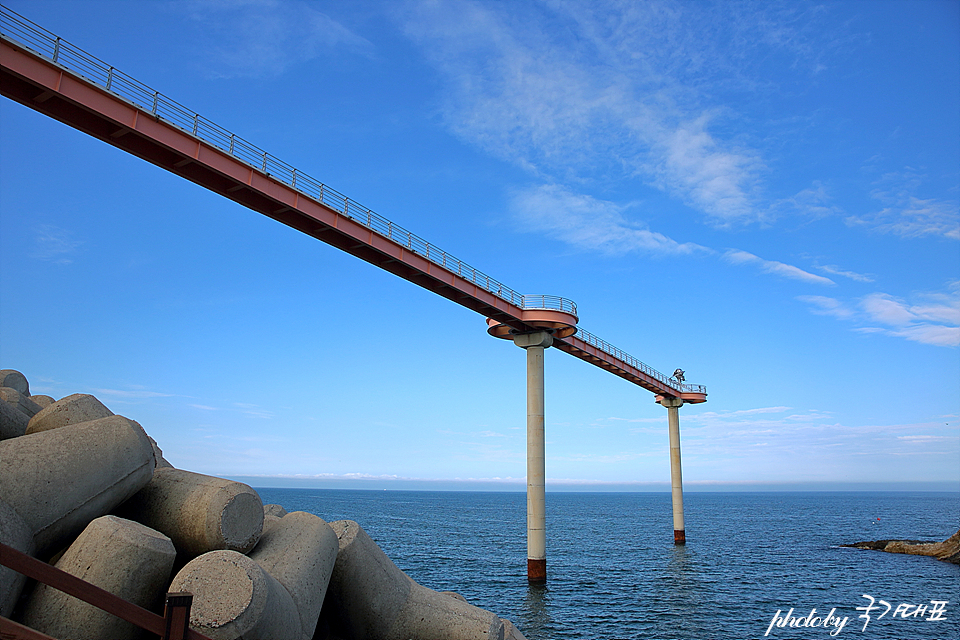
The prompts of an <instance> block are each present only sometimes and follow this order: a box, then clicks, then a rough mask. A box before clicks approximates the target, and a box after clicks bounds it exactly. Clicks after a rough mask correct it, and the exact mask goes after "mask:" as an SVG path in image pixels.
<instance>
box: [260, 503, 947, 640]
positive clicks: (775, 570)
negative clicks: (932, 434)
mask: <svg viewBox="0 0 960 640" xmlns="http://www.w3.org/2000/svg"><path fill="white" fill-rule="evenodd" d="M258 491H259V492H260V495H261V497H262V498H263V501H264V503H265V504H267V503H276V504H280V505H282V506H283V507H284V508H285V509H287V510H288V511H307V512H310V513H313V514H316V515H318V516H320V517H321V518H323V519H324V520H327V521H334V520H341V519H348V520H355V521H357V522H358V523H359V524H360V525H361V526H362V527H363V528H364V529H365V530H366V531H367V533H368V534H369V535H370V536H371V537H372V538H373V539H374V540H375V541H376V542H377V543H378V544H379V545H380V547H381V548H382V549H383V550H384V552H386V554H387V555H388V556H389V557H390V558H391V559H392V560H393V561H394V562H395V563H396V564H397V565H398V566H399V567H400V568H401V569H403V570H404V571H405V572H407V574H408V575H409V576H410V577H411V578H413V579H414V580H416V581H417V582H419V583H420V584H422V585H424V586H427V587H430V588H431V589H436V590H438V591H448V590H449V591H456V592H457V593H460V594H461V595H463V596H464V597H465V598H466V599H467V600H468V601H469V602H470V603H471V604H475V605H477V606H479V607H483V608H485V609H489V610H491V611H493V612H495V613H497V614H498V615H500V616H501V617H504V618H508V619H510V620H511V621H512V622H514V624H516V625H517V627H518V628H519V629H520V630H521V631H522V632H523V633H524V635H525V636H526V637H527V638H528V639H529V640H561V639H564V640H565V639H573V638H585V639H586V638H589V639H594V638H596V639H617V638H644V639H660V638H664V639H667V638H683V639H713V638H715V639H722V640H726V639H750V638H763V637H764V636H765V634H767V633H768V635H766V637H768V638H776V639H778V640H783V639H784V638H791V639H793V638H800V639H805V638H853V639H857V640H867V639H869V640H882V639H890V640H907V639H910V640H913V639H938V640H957V639H960V567H958V566H957V565H952V564H947V563H944V562H940V561H937V560H934V559H932V558H926V557H919V556H906V555H899V554H888V553H882V552H878V551H867V550H859V549H849V548H841V547H840V546H839V545H841V544H845V543H852V542H858V541H861V540H877V539H885V538H903V539H923V540H943V539H946V538H947V537H949V536H950V535H952V534H953V533H955V532H956V531H957V529H958V528H960V494H956V493H908V492H889V493H887V492H836V493H829V492H798V493H697V492H687V493H686V494H685V495H684V507H685V520H686V531H687V545H686V546H684V547H676V546H674V545H673V524H672V516H671V506H670V495H669V494H668V493H548V494H547V575H548V582H547V584H546V586H539V587H538V586H530V585H528V584H527V581H526V521H525V520H526V497H525V495H524V494H523V493H507V492H503V493H498V492H489V493H484V492H433V491H348V490H311V489H258ZM865 596H871V597H872V598H873V601H872V606H873V607H874V608H873V609H872V610H869V611H868V610H867V609H866V608H867V607H868V606H870V605H871V600H870V599H868V598H867V597H865ZM881 601H883V602H881ZM935 602H941V603H942V602H946V604H935ZM884 603H889V604H890V608H889V610H888V611H886V613H884V612H885V610H886V609H887V607H886V605H885V604H884ZM922 605H926V609H925V610H923V609H920V608H919V607H920V606H922ZM791 609H793V612H792V613H791V614H789V615H790V616H791V617H792V618H801V619H805V620H808V621H809V622H810V623H814V622H816V621H817V619H819V625H818V626H816V627H814V626H812V624H811V625H808V626H806V627H802V626H801V627H792V628H791V627H790V626H783V627H780V626H776V625H774V626H773V627H772V628H770V624H771V621H772V620H774V618H775V616H776V614H777V612H778V611H779V612H780V613H779V615H780V619H781V620H782V619H784V618H786V619H787V620H788V621H789V620H790V619H791V617H787V616H788V612H789V611H790V610H791ZM814 609H815V610H816V612H815V613H814V614H813V616H810V614H811V611H812V610H814ZM834 609H835V611H833V613H832V616H830V618H829V623H828V625H827V626H825V625H824V621H825V619H826V618H827V616H828V614H830V612H831V610H834ZM905 613H906V614H911V613H912V614H914V615H907V616H906V617H904V614H905ZM881 614H884V615H882V616H881ZM865 615H869V616H870V618H869V619H867V618H865V617H861V616H865ZM843 618H846V619H847V620H846V623H845V624H844V626H843V627H842V628H841V629H840V630H839V631H837V625H836V623H835V621H837V620H842V619H843Z"/></svg>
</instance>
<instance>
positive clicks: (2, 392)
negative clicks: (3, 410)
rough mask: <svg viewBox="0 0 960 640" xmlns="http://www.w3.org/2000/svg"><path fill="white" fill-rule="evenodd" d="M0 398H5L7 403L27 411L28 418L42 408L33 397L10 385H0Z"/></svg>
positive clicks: (24, 411)
mask: <svg viewBox="0 0 960 640" xmlns="http://www.w3.org/2000/svg"><path fill="white" fill-rule="evenodd" d="M0 400H3V401H4V402H6V403H7V404H9V405H11V406H13V407H16V408H17V409H19V410H20V411H22V412H23V413H25V414H26V415H27V417H28V418H32V417H33V416H35V415H37V413H38V412H39V411H40V409H41V408H42V407H41V406H40V405H38V404H37V403H36V402H34V401H33V398H32V397H30V396H26V395H24V394H22V393H20V392H19V391H17V390H16V389H11V388H10V387H0Z"/></svg>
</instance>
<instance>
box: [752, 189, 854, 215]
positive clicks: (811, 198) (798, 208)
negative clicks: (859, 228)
mask: <svg viewBox="0 0 960 640" xmlns="http://www.w3.org/2000/svg"><path fill="white" fill-rule="evenodd" d="M770 212H771V215H774V216H776V215H786V214H798V215H801V216H806V217H810V218H825V217H827V216H834V215H839V214H841V213H842V212H843V210H842V209H841V208H840V207H839V206H838V205H836V204H834V203H833V200H832V198H831V197H830V194H829V193H828V192H827V188H826V187H825V186H824V185H823V183H822V182H820V181H819V180H815V181H814V182H813V183H812V184H811V185H810V186H809V187H807V188H806V189H801V190H800V191H798V192H797V193H796V194H795V195H793V196H790V197H788V198H782V199H780V200H778V201H776V202H774V203H773V204H771V205H770Z"/></svg>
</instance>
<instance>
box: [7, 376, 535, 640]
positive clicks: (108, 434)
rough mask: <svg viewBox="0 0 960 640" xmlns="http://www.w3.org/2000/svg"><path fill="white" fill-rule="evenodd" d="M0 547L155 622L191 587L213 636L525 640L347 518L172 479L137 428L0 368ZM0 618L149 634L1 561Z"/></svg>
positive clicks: (208, 480) (126, 635)
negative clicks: (170, 597) (170, 598)
mask: <svg viewBox="0 0 960 640" xmlns="http://www.w3.org/2000/svg"><path fill="white" fill-rule="evenodd" d="M0 542H3V543H4V544H6V545H8V546H10V547H13V548H14V549H17V550H18V551H20V552H22V553H26V554H28V555H31V556H33V557H35V558H39V559H40V560H43V561H45V562H49V563H50V564H53V565H55V566H56V567H58V568H60V569H62V570H64V571H66V572H68V573H71V574H73V575H75V576H77V577H79V578H81V579H83V580H85V581H87V582H90V583H92V584H94V585H96V586H98V587H100V588H102V589H105V590H107V591H110V592H111V593H113V594H115V595H117V596H120V597H121V598H123V599H125V600H127V601H130V602H133V603H134V604H137V605H140V606H142V607H144V608H147V609H150V610H153V611H156V612H157V613H161V612H162V606H163V604H162V603H163V598H164V596H165V594H166V593H168V592H189V593H191V594H193V606H192V609H191V615H190V626H191V628H193V629H194V630H196V631H198V632H199V633H202V634H204V635H206V636H208V637H210V638H213V639H214V640H233V639H237V638H243V639H244V640H288V639H289V640H366V639H370V640H374V639H377V640H406V639H408V638H410V639H418V638H419V639H422V640H434V639H436V638H446V639H449V640H524V639H523V635H522V634H521V633H520V632H519V631H518V630H517V628H516V627H515V626H514V625H513V624H512V623H510V622H509V621H508V620H505V619H503V618H500V617H499V616H497V615H496V614H493V613H491V612H489V611H486V610H484V609H480V608H478V607H475V606H472V605H470V604H468V603H467V602H466V600H465V599H464V598H463V597H461V596H459V595H457V594H455V593H451V592H437V591H434V590H432V589H428V588H426V587H423V586H421V585H419V584H417V583H416V582H414V581H413V580H412V579H410V578H409V577H408V576H407V575H406V574H405V573H404V572H403V571H401V570H400V569H399V568H398V567H397V566H396V565H395V564H394V563H393V562H392V561H391V560H390V559H389V558H388V557H387V556H386V555H385V554H384V553H383V551H381V550H380V548H379V547H378V546H377V545H376V543H374V541H373V540H371V539H370V537H369V536H368V535H367V533H366V532H365V531H364V530H363V528H362V527H360V525H358V524H357V523H356V522H353V521H351V520H340V521H337V522H330V523H327V522H325V521H324V520H322V519H321V518H319V517H317V516H315V515H313V514H309V513H305V512H302V511H297V512H293V513H287V512H286V511H285V510H284V509H283V507H281V506H279V505H264V504H263V503H262V501H261V499H260V496H259V495H258V494H257V492H256V491H254V490H253V489H252V488H251V487H249V486H247V485H245V484H243V483H240V482H234V481H232V480H226V479H223V478H215V477H212V476H207V475H203V474H199V473H193V472H191V471H185V470H182V469H176V468H174V467H173V466H172V465H171V464H170V463H169V462H167V461H166V460H165V459H164V458H163V454H162V451H161V450H160V448H159V447H158V446H157V443H156V442H155V441H154V440H153V439H152V438H150V437H149V436H148V435H147V434H146V432H145V431H144V430H143V427H141V426H140V424H139V423H137V422H134V421H133V420H130V419H129V418H125V417H123V416H118V415H115V414H114V413H113V412H112V411H110V410H109V409H108V408H107V407H106V406H104V405H103V404H102V403H101V402H100V401H99V400H97V399H96V398H95V397H93V396H91V395H87V394H80V393H78V394H73V395H69V396H66V397H64V398H61V399H60V400H54V399H53V398H52V397H50V396H45V395H35V396H33V395H30V387H29V384H28V382H27V379H26V378H25V377H24V376H23V375H22V374H21V373H19V372H18V371H14V370H12V369H5V370H0ZM0 617H3V618H10V619H13V620H15V621H18V622H20V623H21V624H24V625H26V626H28V627H31V628H33V629H35V630H37V631H40V632H42V633H45V634H47V635H49V636H53V637H57V638H72V639H73V640H86V639H89V640H101V639H102V638H111V639H113V640H135V639H139V638H149V637H152V638H156V636H155V635H152V634H149V633H147V632H146V631H144V630H142V629H140V628H138V627H135V626H134V625H132V624H130V623H128V622H124V621H123V620H121V619H119V618H117V617H114V616H112V615H111V614H108V613H106V612H104V611H102V610H100V609H97V608H95V607H92V606H91V605H88V604H86V603H84V602H81V601H80V600H77V599H76V598H73V597H71V596H67V595H66V594H64V593H63V592H61V591H58V590H56V589H53V588H50V587H48V586H46V585H44V584H37V585H34V584H33V581H27V580H26V579H25V577H24V576H23V575H22V574H20V573H17V572H15V571H13V570H11V569H8V568H7V567H4V566H2V565H0ZM0 622H2V620H0ZM0 635H2V634H0Z"/></svg>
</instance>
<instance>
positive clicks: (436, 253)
mask: <svg viewBox="0 0 960 640" xmlns="http://www.w3.org/2000/svg"><path fill="white" fill-rule="evenodd" d="M0 36H2V37H4V38H6V39H8V40H11V41H13V42H15V43H17V44H19V45H20V46H23V47H26V48H27V49H30V50H32V51H34V52H35V53H37V54H38V55H40V56H43V57H45V58H48V59H49V60H52V61H53V62H54V63H56V64H57V65H59V66H60V67H62V68H64V69H65V70H67V71H70V72H71V73H74V74H76V75H79V76H81V77H83V78H85V79H86V80H88V81H89V82H91V83H93V84H95V85H98V86H99V87H101V88H103V89H105V90H107V91H109V92H111V93H113V94H114V95H116V96H118V97H119V98H121V99H123V100H125V101H127V102H129V103H131V104H132V105H134V106H135V107H137V108H138V109H142V110H144V111H148V112H149V113H150V114H152V115H153V116H154V117H156V118H159V119H162V120H164V121H166V122H167V123H169V124H171V125H173V126H176V127H177V128H179V129H181V130H183V131H184V132H186V133H188V134H190V135H192V136H194V137H196V138H198V139H200V140H202V141H204V142H207V143H209V144H211V145H213V146H214V147H216V148H218V149H220V150H221V151H223V152H225V153H228V154H229V155H231V156H233V157H234V158H237V159H238V160H240V161H241V162H244V163H245V164H247V165H249V166H250V167H251V168H253V169H255V170H258V171H261V172H263V173H264V174H266V175H268V176H270V177H272V178H273V179H274V180H278V181H279V182H282V183H284V184H286V185H287V186H289V187H291V188H292V189H294V190H295V191H297V192H299V193H301V194H303V195H305V196H307V197H309V198H312V199H313V200H315V201H317V202H319V203H320V204H323V205H324V206H326V207H329V208H330V209H333V210H334V211H336V212H338V213H340V214H342V215H344V216H347V217H348V218H350V219H351V220H354V221H356V222H357V223H359V224H361V225H363V226H364V227H366V228H368V229H370V230H371V231H373V232H375V233H377V234H379V235H381V236H383V237H385V238H388V239H390V240H392V241H393V242H396V243H397V244H399V245H401V246H403V247H405V248H406V249H407V250H408V251H411V252H413V253H415V254H417V255H420V256H422V257H424V258H426V259H427V260H429V261H430V262H432V263H433V264H436V265H438V266H440V267H443V268H444V269H446V270H447V271H450V272H452V273H455V274H456V275H457V276H458V277H460V278H463V279H464V280H467V281H469V282H471V283H472V284H474V285H476V286H477V287H479V288H481V289H483V290H484V291H487V292H488V293H492V294H493V295H495V296H497V297H498V298H500V299H502V300H505V301H507V302H509V303H510V304H512V305H514V306H516V307H519V308H521V309H552V310H557V311H563V312H566V313H570V314H573V315H577V305H576V304H575V303H574V302H573V301H572V300H568V299H566V298H561V297H559V296H546V295H523V294H521V293H519V292H517V291H515V290H514V289H511V288H510V287H508V286H507V285H505V284H503V283H502V282H500V281H499V280H497V279H496V278H492V277H490V276H489V275H487V274H486V273H484V272H482V271H480V270H479V269H476V268H474V267H472V266H470V265H469V264H467V263H466V262H464V261H462V260H460V259H459V258H456V257H454V256H452V255H451V254H449V253H447V252H446V251H444V250H443V249H441V248H440V247H438V246H436V245H434V244H431V243H429V242H427V241H426V240H424V239H423V238H421V237H420V236H418V235H416V234H414V233H411V232H410V231H408V230H406V229H404V228H403V227H401V226H400V225H398V224H396V223H395V222H393V221H391V220H388V219H387V218H384V217H383V216H381V215H379V214H378V213H376V212H374V211H372V210H371V209H369V208H367V207H365V206H363V205H362V204H360V203H358V202H356V201H354V200H351V199H350V198H348V197H347V196H345V195H343V194H342V193H340V192H339V191H337V190H336V189H333V188H331V187H329V186H327V185H325V184H324V183H322V182H320V181H319V180H317V179H315V178H313V177H311V176H309V175H307V174H306V173H303V172H302V171H300V170H298V169H297V168H296V167H293V166H291V165H289V164H287V163H286V162H283V161H282V160H280V159H279V158H277V157H275V156H273V155H271V154H269V153H267V152H266V151H264V150H263V149H261V148H260V147H258V146H256V145H255V144H252V143H250V142H248V141H246V140H244V139H243V138H241V137H240V136H238V135H236V134H235V133H231V132H230V131H228V130H226V129H224V128H223V127H220V126H219V125H217V124H215V123H213V122H211V121H210V120H207V119H206V118H204V117H203V116H201V115H200V114H198V113H196V112H194V111H191V110H190V109H188V108H186V107H184V106H183V105H181V104H180V103H179V102H177V101H175V100H172V99H171V98H168V97H167V96H165V95H163V94H162V93H160V92H159V91H155V90H154V89H151V88H150V87H148V86H147V85H145V84H143V83H142V82H140V81H138V80H136V79H134V78H131V77H130V76H128V75H127V74H125V73H123V72H122V71H118V70H117V69H115V68H114V67H112V66H110V65H108V64H107V63H105V62H103V61H102V60H100V59H99V58H97V57H95V56H93V55H91V54H89V53H87V52H85V51H84V50H82V49H80V48H79V47H76V46H74V45H72V44H70V43H69V42H67V41H66V40H64V39H63V38H60V37H59V36H57V35H55V34H53V33H51V32H49V31H47V30H46V29H44V28H43V27H41V26H39V25H37V24H34V23H33V22H31V21H29V20H27V19H26V18H24V17H23V16H21V15H19V14H17V13H15V12H14V11H11V10H10V9H8V8H7V7H5V6H3V5H0ZM577 335H579V336H580V338H581V339H583V340H584V341H585V342H587V343H588V344H590V345H592V346H594V347H596V348H597V349H599V350H601V351H603V352H605V353H607V354H609V355H611V356H613V357H615V358H618V359H620V360H621V361H623V362H625V363H627V364H630V365H631V366H633V367H635V368H637V369H640V370H641V371H643V372H644V373H646V374H647V375H649V376H651V377H653V378H656V379H657V380H659V381H661V382H663V383H664V384H666V385H668V386H669V387H670V388H672V389H675V390H678V391H680V390H683V391H692V392H694V393H700V392H703V393H705V392H706V390H705V389H704V387H702V386H700V385H687V384H681V383H678V382H676V381H675V380H673V379H671V378H669V377H668V376H666V375H664V374H662V373H660V372H659V371H657V370H656V369H653V368H652V367H649V366H647V365H646V364H644V363H642V362H640V361H639V360H637V359H636V358H634V357H633V356H631V355H630V354H628V353H625V352H623V351H621V350H620V349H618V348H617V347H615V346H613V345H612V344H610V343H608V342H606V341H605V340H601V339H600V338H598V337H596V336H594V335H593V334H592V333H589V332H587V331H584V330H582V329H580V330H578V332H577Z"/></svg>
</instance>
